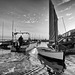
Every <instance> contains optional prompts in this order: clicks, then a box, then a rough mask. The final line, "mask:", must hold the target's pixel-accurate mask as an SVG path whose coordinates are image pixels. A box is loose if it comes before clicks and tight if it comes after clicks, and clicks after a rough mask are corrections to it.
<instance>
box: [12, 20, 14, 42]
mask: <svg viewBox="0 0 75 75" xmlns="http://www.w3.org/2000/svg"><path fill="white" fill-rule="evenodd" d="M13 29H14V21H12V41H13V40H14V32H13Z"/></svg>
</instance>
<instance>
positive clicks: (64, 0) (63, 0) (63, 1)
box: [58, 0, 71, 6]
mask: <svg viewBox="0 0 75 75" xmlns="http://www.w3.org/2000/svg"><path fill="white" fill-rule="evenodd" d="M69 1H71V0H62V2H61V3H59V4H58V6H59V5H62V4H64V3H67V2H69Z"/></svg>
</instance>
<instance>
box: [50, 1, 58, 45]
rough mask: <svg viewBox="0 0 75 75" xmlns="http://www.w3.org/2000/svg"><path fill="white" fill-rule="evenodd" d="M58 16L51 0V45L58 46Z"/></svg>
mask: <svg viewBox="0 0 75 75" xmlns="http://www.w3.org/2000/svg"><path fill="white" fill-rule="evenodd" d="M57 20H58V18H57V14H56V11H55V8H54V5H53V3H52V1H51V0H49V44H52V42H55V45H56V44H57V40H58V24H57V23H58V22H57Z"/></svg>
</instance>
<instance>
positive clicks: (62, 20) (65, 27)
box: [62, 17, 66, 36]
mask: <svg viewBox="0 0 75 75" xmlns="http://www.w3.org/2000/svg"><path fill="white" fill-rule="evenodd" d="M62 21H63V25H64V29H65V33H66V26H65V22H64V18H63V17H62ZM65 36H66V35H65Z"/></svg>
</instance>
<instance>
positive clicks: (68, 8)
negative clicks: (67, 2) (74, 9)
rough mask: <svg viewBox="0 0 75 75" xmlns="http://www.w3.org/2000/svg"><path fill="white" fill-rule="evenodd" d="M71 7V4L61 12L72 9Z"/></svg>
mask: <svg viewBox="0 0 75 75" xmlns="http://www.w3.org/2000/svg"><path fill="white" fill-rule="evenodd" d="M70 9H71V6H69V7H67V8H65V9H63V10H60V11H59V12H64V11H67V10H70Z"/></svg>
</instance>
